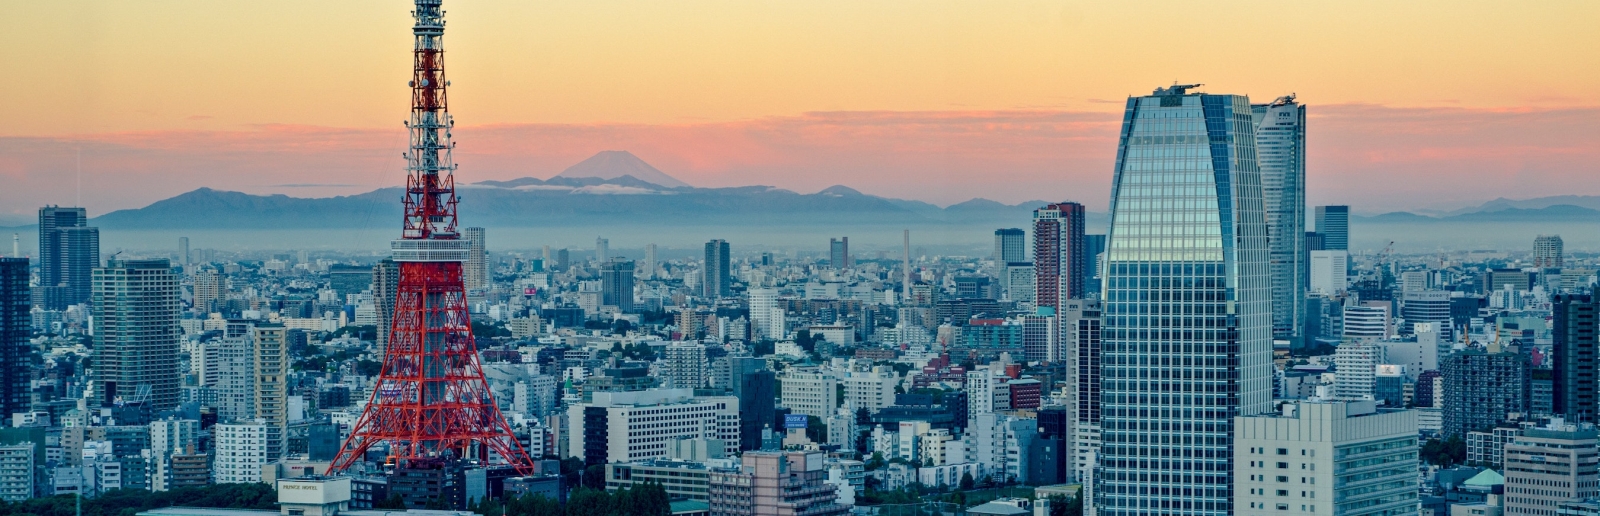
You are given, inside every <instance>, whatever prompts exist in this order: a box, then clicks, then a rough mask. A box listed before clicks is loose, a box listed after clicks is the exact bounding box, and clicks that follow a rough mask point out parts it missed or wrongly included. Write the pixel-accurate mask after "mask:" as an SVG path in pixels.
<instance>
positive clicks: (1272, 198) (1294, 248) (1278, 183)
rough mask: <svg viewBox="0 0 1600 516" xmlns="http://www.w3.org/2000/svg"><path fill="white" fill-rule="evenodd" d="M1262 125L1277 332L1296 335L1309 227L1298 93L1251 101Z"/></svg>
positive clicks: (1260, 153)
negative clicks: (1307, 227) (1307, 228)
mask: <svg viewBox="0 0 1600 516" xmlns="http://www.w3.org/2000/svg"><path fill="white" fill-rule="evenodd" d="M1250 111H1251V114H1252V115H1253V116H1254V119H1255V124H1256V164H1257V166H1258V167H1260V168H1261V200H1262V206H1263V207H1264V209H1266V212H1267V237H1268V243H1267V247H1268V251H1267V256H1268V259H1269V260H1270V261H1271V268H1272V337H1273V338H1275V339H1283V340H1293V339H1294V338H1295V337H1296V335H1297V334H1298V333H1299V329H1300V326H1301V324H1300V319H1301V318H1302V317H1303V316H1304V313H1303V312H1304V310H1305V303H1302V302H1301V300H1303V299H1305V297H1306V287H1307V280H1306V278H1305V277H1304V276H1303V274H1304V267H1303V266H1301V264H1300V260H1303V259H1305V254H1306V251H1305V238H1304V236H1303V235H1304V234H1305V231H1306V223H1305V220H1306V107H1305V106H1304V105H1301V104H1300V103H1298V102H1295V98H1294V95H1288V96H1284V97H1278V98H1277V100H1274V101H1272V103H1270V104H1256V105H1253V106H1250Z"/></svg>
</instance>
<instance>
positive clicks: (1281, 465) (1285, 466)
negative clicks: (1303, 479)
mask: <svg viewBox="0 0 1600 516" xmlns="http://www.w3.org/2000/svg"><path fill="white" fill-rule="evenodd" d="M1278 469H1289V463H1287V462H1279V463H1278Z"/></svg>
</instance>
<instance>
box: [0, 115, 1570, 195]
mask: <svg viewBox="0 0 1600 516" xmlns="http://www.w3.org/2000/svg"><path fill="white" fill-rule="evenodd" d="M1310 113H1311V117H1312V118H1311V121H1310V128H1309V131H1308V138H1309V140H1310V149H1309V150H1308V154H1309V156H1310V165H1309V167H1308V168H1309V174H1310V176H1311V177H1310V179H1309V183H1310V201H1311V202H1312V203H1314V204H1325V203H1349V204H1353V205H1355V206H1356V207H1357V209H1358V210H1366V211H1390V210H1404V209H1417V208H1427V207H1437V206H1449V205H1460V204H1465V203H1469V202H1475V201H1482V200H1487V199H1492V198H1495V197H1501V196H1506V197H1514V198H1515V197H1535V196H1541V195H1558V194H1600V179H1596V178H1597V177H1600V108H1578V109H1559V110H1557V109H1522V110H1474V109H1461V108H1391V107H1383V106H1375V105H1332V106H1318V105H1314V104H1313V105H1311V107H1310ZM1119 123H1120V114H1118V113H1097V112H1064V111H998V112H983V111H950V112H816V113H806V114H803V115H800V116H789V117H770V118H762V119H753V120H741V121H731V122H712V123H683V124H672V125H633V124H590V125H574V124H517V125H486V126H463V127H459V128H458V129H457V130H456V139H457V141H458V143H459V147H458V148H457V151H456V159H457V161H458V162H459V163H460V164H461V169H460V171H459V172H458V175H459V179H460V180H461V181H465V182H475V181H483V180H489V179H511V178H516V177H524V176H535V177H549V176H551V175H553V174H555V173H556V172H559V171H560V170H561V169H563V168H565V167H567V166H568V165H571V164H572V163H576V162H577V161H579V160H582V159H583V158H586V157H588V156H590V155H592V154H594V153H595V152H598V151H602V150H619V149H620V150H628V151H631V152H633V153H634V154H637V155H639V156H640V157H641V158H643V159H645V160H646V161H648V162H650V163H652V164H654V165H655V166H656V167H657V168H660V169H662V170H663V171H665V172H667V173H668V174H671V175H673V176H675V177H678V178H679V179H682V180H684V181H686V182H688V183H691V184H694V185H696V186H713V187H718V186H743V185H752V184H765V185H773V186H778V187H783V188H789V189H793V190H796V191H802V192H811V191H816V190H820V189H822V188H825V187H828V186H831V185H834V184H844V185H847V186H851V187H854V188H856V189H859V190H862V191H864V192H867V193H871V194H876V195H883V196H891V197H900V198H913V199H922V200H928V201H932V202H937V203H944V204H948V203H954V202H960V201H964V200H967V199H970V198H973V197H986V198H990V199H995V200H1000V201H1005V202H1020V201H1024V200H1032V199H1044V200H1062V199H1072V200H1079V201H1082V202H1085V203H1086V204H1088V205H1089V206H1090V207H1091V208H1092V209H1104V207H1105V205H1106V201H1107V196H1108V194H1109V186H1110V180H1111V166H1112V159H1113V158H1114V154H1115V144H1116V132H1117V128H1118V124H1119ZM405 145H406V138H405V134H404V131H403V128H401V127H394V128H387V129H360V128H330V127H311V126H294V125H263V126H258V127H252V128H249V129H247V130H240V131H160V132H134V133H114V134H96V135H85V136H74V137H6V138H0V177H3V178H4V180H5V181H6V182H7V184H8V187H7V188H5V189H3V190H0V202H4V203H5V206H8V207H9V208H8V210H10V211H11V212H12V213H7V214H3V215H9V216H12V217H16V216H26V215H27V214H30V213H32V212H33V210H34V208H35V207H36V206H38V205H41V204H46V203H54V204H73V203H74V202H75V195H76V194H75V190H76V188H75V185H76V179H75V177H76V175H75V170H76V164H75V163H76V160H77V156H78V154H79V152H80V151H81V153H82V161H83V178H84V182H83V201H84V203H85V204H86V205H88V206H89V207H90V208H91V209H92V210H93V211H94V212H96V213H105V212H107V211H111V210H114V209H121V208H131V207H139V206H143V205H145V204H148V203H150V202H153V201H156V200H160V199H163V198H166V197H170V196H172V195H176V194H178V193H181V192H184V191H188V190H191V189H194V188H199V187H202V186H205V187H212V188H218V189H228V190H239V191H245V192H251V193H286V194H290V195H296V196H307V195H315V196H326V195H347V194H353V193H359V192H363V191H367V190H370V189H372V188H376V187H380V186H391V185H396V184H399V183H400V182H401V181H402V178H403V174H404V171H403V166H404V163H403V161H402V159H401V153H402V152H404V150H405Z"/></svg>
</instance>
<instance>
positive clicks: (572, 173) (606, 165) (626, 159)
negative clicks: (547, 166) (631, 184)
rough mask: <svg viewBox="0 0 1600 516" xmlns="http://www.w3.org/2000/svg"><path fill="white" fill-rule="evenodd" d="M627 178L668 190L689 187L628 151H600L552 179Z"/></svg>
mask: <svg viewBox="0 0 1600 516" xmlns="http://www.w3.org/2000/svg"><path fill="white" fill-rule="evenodd" d="M625 176H632V177H633V178H634V179H637V180H639V181H644V182H646V183H650V184H654V185H660V186H665V187H667V188H682V187H688V186H689V183H685V182H683V181H679V180H677V179H676V178H673V177H672V176H669V175H667V174H666V173H665V172H662V171H660V170H658V169H656V167H653V166H650V164H649V163H645V162H644V160H642V159H639V157H638V156H634V155H633V153H630V152H628V151H600V153H599V154H595V155H593V156H590V157H589V159H586V160H583V161H580V162H578V164H576V165H573V166H570V167H567V169H566V170H563V171H561V173H560V174H556V176H555V177H554V178H551V179H556V178H580V177H594V178H600V179H617V178H621V177H625Z"/></svg>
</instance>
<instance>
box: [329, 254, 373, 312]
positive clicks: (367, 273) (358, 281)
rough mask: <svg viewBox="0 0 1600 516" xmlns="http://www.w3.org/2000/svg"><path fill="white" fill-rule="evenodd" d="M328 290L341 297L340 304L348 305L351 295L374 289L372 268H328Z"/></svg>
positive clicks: (336, 266) (340, 266)
mask: <svg viewBox="0 0 1600 516" xmlns="http://www.w3.org/2000/svg"><path fill="white" fill-rule="evenodd" d="M328 288H331V289H333V291H334V293H336V294H338V295H339V303H340V304H343V303H347V302H349V301H348V300H349V299H350V297H349V296H350V295H351V294H360V293H362V292H366V291H367V290H369V289H371V288H372V268H371V267H366V266H362V265H349V264H342V263H341V264H333V265H332V266H329V267H328Z"/></svg>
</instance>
